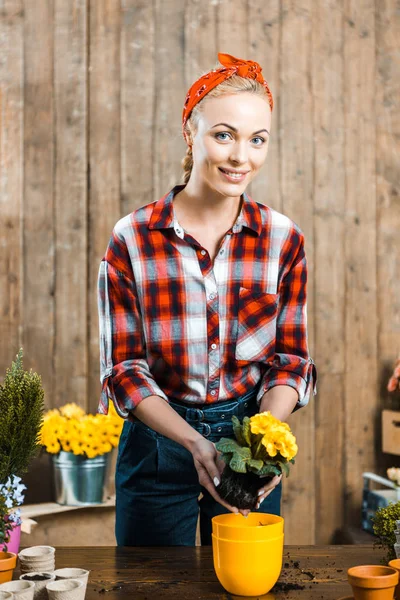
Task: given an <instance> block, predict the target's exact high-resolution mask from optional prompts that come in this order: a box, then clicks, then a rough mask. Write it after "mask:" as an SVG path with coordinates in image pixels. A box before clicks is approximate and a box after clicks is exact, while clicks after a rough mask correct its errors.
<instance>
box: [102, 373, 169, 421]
mask: <svg viewBox="0 0 400 600" xmlns="http://www.w3.org/2000/svg"><path fill="white" fill-rule="evenodd" d="M149 396H160V397H161V398H162V399H163V400H165V401H166V402H169V400H168V398H167V396H166V395H165V394H164V392H163V391H162V389H161V388H160V387H159V386H158V385H157V384H156V382H155V381H152V382H151V383H150V382H149V381H147V380H141V382H140V385H136V384H134V383H133V382H132V380H131V379H130V378H129V377H126V378H125V379H123V380H120V381H119V382H118V384H117V385H115V384H114V382H113V377H112V375H111V374H109V375H106V376H105V378H104V380H103V383H102V389H101V395H100V402H99V405H98V408H97V412H98V413H101V414H103V415H107V414H108V404H109V401H110V400H112V402H113V404H114V407H115V410H116V412H117V413H118V415H119V416H120V417H122V418H123V419H127V418H129V417H130V415H131V412H132V411H134V410H135V408H136V407H137V406H138V405H139V404H140V402H141V401H142V400H144V399H145V398H148V397H149Z"/></svg>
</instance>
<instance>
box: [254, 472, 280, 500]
mask: <svg viewBox="0 0 400 600" xmlns="http://www.w3.org/2000/svg"><path fill="white" fill-rule="evenodd" d="M281 479H282V474H281V475H275V477H274V478H273V479H271V481H270V482H269V483H266V484H265V485H264V486H263V487H262V488H260V489H259V490H258V503H257V509H258V508H260V505H261V502H262V501H263V500H265V498H266V497H267V496H269V495H270V493H271V492H272V490H273V489H274V488H275V487H276V486H277V485H278V483H279V482H280V481H281Z"/></svg>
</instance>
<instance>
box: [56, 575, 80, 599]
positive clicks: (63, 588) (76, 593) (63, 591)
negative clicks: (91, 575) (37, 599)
mask: <svg viewBox="0 0 400 600" xmlns="http://www.w3.org/2000/svg"><path fill="white" fill-rule="evenodd" d="M46 590H47V594H48V596H49V600H84V598H85V590H84V584H83V581H78V579H59V580H57V581H52V582H51V583H48V584H47V585H46Z"/></svg>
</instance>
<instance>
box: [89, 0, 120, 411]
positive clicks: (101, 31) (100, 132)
mask: <svg viewBox="0 0 400 600" xmlns="http://www.w3.org/2000/svg"><path fill="white" fill-rule="evenodd" d="M89 14H90V19H89V29H90V31H89V36H90V38H89V39H90V48H89V56H90V60H89V74H90V76H89V87H90V93H89V186H90V187H89V192H88V193H89V248H88V261H89V269H88V315H87V319H88V327H89V361H88V366H89V379H88V390H89V407H90V409H91V411H94V412H95V411H96V410H97V406H98V402H99V395H100V384H99V371H100V367H99V318H98V312H97V278H98V272H99V266H100V261H101V259H102V258H103V256H104V253H105V250H106V248H107V244H108V241H109V239H110V236H111V233H112V229H113V227H114V225H115V224H116V222H117V221H118V219H119V218H120V216H121V131H120V125H121V123H120V120H121V111H120V102H121V97H120V81H121V79H120V78H121V73H120V41H121V10H120V5H119V1H117V2H108V1H107V0H92V1H91V2H90V11H89Z"/></svg>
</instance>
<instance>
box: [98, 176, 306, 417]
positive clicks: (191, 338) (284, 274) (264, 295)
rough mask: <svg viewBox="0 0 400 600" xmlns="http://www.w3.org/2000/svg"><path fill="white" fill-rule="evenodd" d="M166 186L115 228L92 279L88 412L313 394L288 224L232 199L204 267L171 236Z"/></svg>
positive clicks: (201, 255)
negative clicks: (92, 367) (92, 391)
mask: <svg viewBox="0 0 400 600" xmlns="http://www.w3.org/2000/svg"><path fill="white" fill-rule="evenodd" d="M183 187H184V186H182V185H178V186H175V187H174V188H173V189H172V190H171V191H170V192H169V193H168V194H166V195H165V196H164V197H162V198H161V199H160V200H158V201H157V202H153V203H151V204H148V205H146V206H143V207H141V208H139V209H137V210H135V211H134V212H132V213H131V214H129V215H127V216H126V217H124V218H122V219H120V220H119V221H118V222H117V224H116V225H115V227H114V229H113V232H112V235H111V239H110V241H109V244H108V247H107V250H106V253H105V256H104V258H103V260H102V261H101V264H100V270H99V278H98V307H99V323H100V366H101V373H100V381H101V384H102V391H101V398H100V404H99V408H98V410H99V412H100V413H104V414H107V412H108V401H109V398H111V399H112V400H113V402H114V404H115V407H116V409H117V411H118V412H119V414H120V415H121V416H123V417H128V416H129V411H132V410H134V409H135V407H136V406H137V405H138V404H139V402H140V401H141V400H143V399H144V398H146V397H147V396H151V395H157V396H161V398H164V400H166V401H168V398H169V397H170V398H171V399H177V400H180V401H182V402H184V403H186V404H188V405H197V404H204V403H208V404H212V403H215V402H222V401H224V400H232V399H234V398H238V397H239V396H242V395H243V394H245V393H246V392H249V391H250V390H251V389H252V388H254V387H255V386H256V385H257V384H260V388H259V391H258V395H257V401H258V402H260V400H261V398H262V396H263V394H264V393H265V392H266V391H267V390H269V389H270V388H272V387H274V386H275V385H282V384H284V385H289V386H291V387H293V388H294V389H295V390H297V392H298V395H299V399H298V403H297V404H296V406H295V409H294V410H297V409H299V408H300V407H302V406H305V405H306V404H307V403H308V401H309V398H310V395H311V390H313V391H314V394H315V393H316V389H315V382H316V371H315V367H314V363H313V361H312V359H311V358H310V357H309V353H308V347H307V312H306V283H307V267H306V257H305V254H304V245H303V242H304V238H303V234H302V232H301V231H300V229H299V228H298V226H297V225H296V224H295V223H293V222H292V221H291V220H290V219H289V218H288V217H286V216H284V215H282V214H280V213H278V212H276V211H275V210H273V209H271V208H269V207H268V206H265V205H263V204H259V203H257V202H255V201H253V200H252V199H251V198H250V197H249V196H248V195H247V194H246V193H245V194H243V203H242V209H241V212H240V214H239V216H238V218H237V220H236V222H235V224H234V225H233V227H232V228H231V229H230V230H229V231H228V232H227V233H226V235H225V237H224V239H223V242H222V244H221V246H220V248H219V251H218V254H217V256H216V258H215V260H214V264H212V261H211V259H210V256H209V254H208V252H207V251H206V250H205V249H204V248H203V247H202V246H201V245H199V244H198V242H196V240H195V239H194V238H193V237H191V236H190V235H189V234H188V233H186V232H185V231H184V230H183V228H182V227H181V226H180V225H179V223H178V221H177V219H176V217H175V213H174V209H173V197H174V195H175V194H176V193H177V192H178V191H180V190H181V189H182V188H183Z"/></svg>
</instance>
